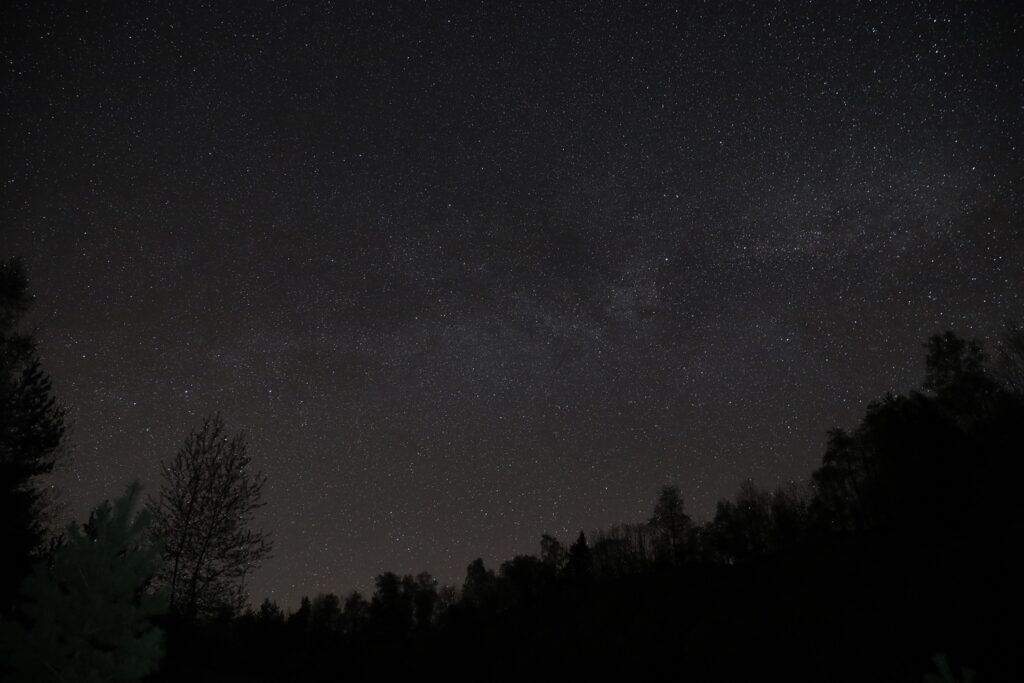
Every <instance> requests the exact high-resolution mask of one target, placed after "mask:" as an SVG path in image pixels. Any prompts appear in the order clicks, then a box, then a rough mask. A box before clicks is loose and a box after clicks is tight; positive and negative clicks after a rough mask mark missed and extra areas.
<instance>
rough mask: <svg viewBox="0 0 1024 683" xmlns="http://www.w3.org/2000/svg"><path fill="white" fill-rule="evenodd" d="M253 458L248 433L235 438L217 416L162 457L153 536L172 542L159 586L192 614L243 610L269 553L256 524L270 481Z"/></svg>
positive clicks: (179, 609)
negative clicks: (249, 584) (254, 467)
mask: <svg viewBox="0 0 1024 683" xmlns="http://www.w3.org/2000/svg"><path fill="white" fill-rule="evenodd" d="M250 462H251V458H250V456H249V454H248V451H247V446H246V442H245V437H244V436H243V435H242V434H240V433H239V434H237V435H235V436H234V437H231V438H228V436H227V434H226V433H225V429H224V421H223V420H222V419H221V417H220V415H213V416H211V417H208V418H206V420H204V421H203V424H202V426H201V427H200V428H199V429H198V430H194V431H193V432H192V433H191V434H190V435H189V437H188V438H187V439H186V441H185V444H184V446H183V447H182V448H181V450H180V451H178V453H177V454H176V455H175V456H174V458H173V459H172V460H171V461H170V462H162V463H161V467H162V470H163V484H162V485H161V488H160V495H159V497H158V498H156V499H150V501H149V509H150V511H151V512H152V514H153V520H154V521H153V535H154V536H155V538H157V539H159V540H160V541H162V542H163V543H164V548H165V550H164V557H163V565H162V566H161V570H160V573H159V574H158V585H160V586H164V587H166V588H167V589H168V592H169V595H170V600H171V609H172V610H173V611H174V612H175V613H176V614H179V615H181V616H184V617H185V618H187V619H194V618H197V617H211V616H213V615H216V614H222V613H224V612H225V611H227V612H229V613H230V612H236V611H237V610H238V609H240V608H241V606H242V605H244V603H245V600H246V595H245V588H244V580H245V577H246V575H247V574H248V573H249V572H251V571H252V570H253V569H255V568H256V567H258V566H259V564H260V563H261V562H262V561H263V560H264V559H266V558H267V557H268V556H269V555H270V550H271V544H270V537H269V534H268V533H267V532H265V531H254V530H252V529H250V528H249V525H250V523H251V522H252V520H253V515H254V513H255V511H256V510H257V509H259V508H260V507H262V506H263V504H264V503H263V501H262V493H263V486H264V484H265V482H266V478H265V477H264V476H263V475H262V474H260V473H255V474H252V473H250V471H249V465H250Z"/></svg>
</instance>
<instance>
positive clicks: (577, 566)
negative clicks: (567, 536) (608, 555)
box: [565, 531, 594, 584]
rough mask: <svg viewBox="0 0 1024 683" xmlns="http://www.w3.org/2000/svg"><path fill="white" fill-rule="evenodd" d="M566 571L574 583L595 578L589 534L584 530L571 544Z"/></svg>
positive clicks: (585, 581)
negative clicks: (588, 540) (588, 541)
mask: <svg viewBox="0 0 1024 683" xmlns="http://www.w3.org/2000/svg"><path fill="white" fill-rule="evenodd" d="M565 573H566V575H567V576H568V578H569V580H570V581H571V582H573V583H578V584H583V583H589V582H590V580H591V579H592V578H593V576H594V575H593V559H592V557H591V555H590V546H588V545H587V536H586V534H584V533H583V532H582V531H580V535H579V536H578V537H577V538H576V542H575V543H573V544H572V545H571V546H569V561H568V562H567V563H566V565H565Z"/></svg>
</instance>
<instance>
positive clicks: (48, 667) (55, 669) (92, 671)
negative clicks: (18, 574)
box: [3, 485, 166, 682]
mask: <svg viewBox="0 0 1024 683" xmlns="http://www.w3.org/2000/svg"><path fill="white" fill-rule="evenodd" d="M138 498H139V487H138V485H132V486H130V487H129V488H128V491H127V493H126V494H125V495H124V496H123V497H121V498H119V499H117V500H116V501H114V503H113V505H111V503H110V502H107V501H105V502H103V503H102V504H101V505H99V506H98V507H97V508H96V509H95V510H94V511H93V512H92V514H91V515H90V517H89V521H88V523H86V524H84V525H81V526H79V525H77V524H71V525H70V526H69V527H68V528H67V531H66V541H65V543H64V544H63V545H62V546H61V547H60V548H59V549H58V550H57V551H56V553H55V554H54V556H53V558H52V564H51V565H50V566H47V565H46V563H39V564H38V565H37V567H36V570H35V571H34V573H33V574H32V575H31V576H30V577H29V579H28V580H27V581H26V582H25V586H24V589H23V594H24V600H23V603H22V606H21V611H22V613H23V622H24V623H15V622H12V623H9V624H7V625H6V626H5V632H4V634H3V641H4V645H5V649H6V648H7V647H9V649H10V652H9V655H8V656H9V661H10V666H11V669H12V675H11V677H10V678H11V680H14V681H83V682H84V681H97V682H98V681H137V680H139V679H141V678H142V677H143V676H145V675H147V674H148V673H150V672H152V671H153V670H154V669H155V668H156V667H157V665H158V664H159V662H160V658H161V656H162V651H163V642H162V641H163V634H162V633H161V631H160V630H159V629H158V628H157V627H156V626H155V625H154V624H153V622H152V618H153V617H155V616H157V615H159V614H160V613H161V612H163V611H164V609H165V607H166V600H165V599H164V598H163V596H162V595H155V594H152V593H151V592H149V591H148V590H147V587H148V584H149V582H150V578H151V577H152V575H153V573H154V571H155V568H156V560H157V557H158V552H159V551H158V549H157V548H155V547H153V546H151V545H148V544H147V541H146V538H147V536H146V526H147V524H148V522H149V517H148V513H146V512H142V513H140V514H139V515H134V514H133V511H134V509H135V506H136V503H137V502H138Z"/></svg>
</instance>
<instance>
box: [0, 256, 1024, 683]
mask: <svg viewBox="0 0 1024 683" xmlns="http://www.w3.org/2000/svg"><path fill="white" fill-rule="evenodd" d="M0 290H2V291H0V349H2V353H3V359H2V371H3V375H2V377H0V381H2V387H0V391H2V396H0V410H2V413H0V420H2V422H3V424H2V425H0V427H2V429H0V457H2V461H0V485H2V490H0V495H2V497H3V500H2V504H3V510H4V512H5V516H6V519H5V525H4V532H3V533H4V538H3V541H4V544H5V557H6V558H9V559H5V561H4V563H3V564H4V573H3V575H2V582H3V584H2V585H0V596H2V597H3V604H2V605H0V619H2V620H3V621H2V622H0V638H2V644H3V648H4V651H5V653H6V654H5V656H4V658H3V659H2V660H0V668H2V671H0V673H2V674H4V675H5V677H6V678H7V679H9V680H126V681H127V680H140V678H141V679H144V680H151V681H219V680H230V681H303V680H309V681H333V680H390V679H398V678H414V677H433V676H437V677H439V678H445V679H470V678H472V679H475V680H485V681H486V680H509V681H511V680H522V679H524V678H532V679H538V680H554V679H566V680H583V679H598V680H603V679H612V678H621V679H628V680H643V679H647V678H650V677H654V676H658V677H662V676H670V677H675V678H678V679H683V680H759V679H765V678H769V679H775V678H783V677H784V678H785V679H790V680H808V681H812V680H813V681H864V680H876V681H906V680H935V681H954V680H955V681H966V680H970V679H971V678H972V677H973V678H974V680H978V681H986V680H993V681H994V680H1010V679H1014V678H1019V677H1020V676H1022V675H1024V667H1022V663H1021V648H1020V639H1019V631H1020V629H1019V627H1018V626H1016V625H1015V623H1016V620H1018V619H1019V615H1020V614H1021V606H1022V601H1021V597H1022V596H1021V581H1020V577H1021V576H1024V571H1022V569H1024V567H1022V561H1021V558H1022V557H1024V548H1022V547H1021V546H1022V539H1024V534H1022V531H1024V512H1022V507H1021V504H1020V486H1021V484H1020V482H1021V477H1020V469H1021V468H1020V462H1021V458H1022V457H1024V327H1021V326H1020V325H1017V324H1013V323H1010V324H1008V325H1007V327H1006V329H1005V330H1004V331H1003V333H1002V335H1001V336H1000V338H999V340H998V341H997V342H996V343H995V344H994V345H993V347H992V348H991V349H986V348H985V347H984V346H983V345H982V344H981V343H980V342H978V341H973V340H966V339H962V338H961V337H959V336H957V335H956V334H954V333H953V332H945V333H943V334H937V335H935V336H933V337H931V338H930V339H928V340H927V341H926V342H925V344H924V347H923V352H924V357H925V368H926V372H925V377H924V379H923V383H922V386H921V388H920V390H915V391H910V392H908V393H906V394H889V395H886V396H884V397H880V398H879V399H878V400H876V401H874V402H872V403H870V404H869V405H868V406H867V408H866V410H865V413H864V416H863V418H862V419H861V420H860V422H859V424H857V425H856V426H855V427H854V428H852V429H849V430H844V429H834V430H832V431H831V432H829V433H828V434H827V439H826V444H825V448H824V453H823V456H822V461H821V465H820V467H818V468H817V469H816V470H814V472H813V473H811V475H810V476H809V478H808V479H807V481H806V482H802V483H794V484H791V485H789V486H785V487H781V488H778V489H775V490H763V489H760V488H758V487H757V486H755V485H754V484H753V483H752V482H750V481H747V482H744V483H743V484H742V485H741V486H740V487H739V490H738V491H737V493H736V495H735V496H734V498H732V499H731V500H723V501H720V502H719V503H718V504H717V507H716V510H715V513H714V515H713V517H712V518H710V519H707V520H704V521H699V520H695V519H694V518H693V517H691V516H690V515H689V514H688V512H687V510H686V506H685V501H684V498H683V496H682V494H681V492H680V488H679V487H677V486H674V485H666V486H665V487H663V488H662V489H661V491H660V492H652V494H653V495H652V500H651V511H652V512H651V516H650V518H649V519H645V520H633V521H626V522H624V523H622V524H620V525H616V526H613V527H611V528H606V529H598V530H581V531H580V532H579V534H578V536H576V537H575V538H572V539H558V538H556V537H554V536H552V535H550V534H542V535H541V536H540V537H539V539H538V552H537V554H536V555H518V556H516V557H513V558H510V559H508V560H507V561H505V562H503V563H501V564H500V566H498V567H494V568H489V567H487V566H486V565H485V563H484V561H483V560H482V559H479V558H478V559H475V560H472V561H471V562H469V563H468V565H467V567H466V573H465V578H464V580H463V582H462V584H461V585H459V586H442V585H440V584H439V583H438V581H437V580H436V579H435V578H434V577H432V576H431V575H430V574H428V573H426V572H424V573H420V574H417V575H398V574H395V573H391V572H386V573H383V574H381V575H379V576H377V577H376V580H375V588H374V591H373V593H372V595H363V594H361V593H360V592H358V591H352V592H349V593H346V594H335V593H323V594H318V595H312V596H310V597H304V598H302V600H301V603H300V604H299V605H298V606H297V607H295V606H280V605H277V604H276V603H274V602H272V601H270V600H264V601H263V602H262V603H261V604H259V605H258V606H256V607H250V606H248V602H247V599H246V596H245V595H244V591H243V590H241V587H242V586H243V579H244V576H245V573H246V571H249V570H252V569H254V568H256V567H258V564H259V561H260V560H261V559H262V558H264V557H266V555H267V554H268V553H269V552H270V541H269V537H268V536H267V534H266V533H265V532H262V531H259V530H255V531H254V530H250V529H248V528H247V527H246V526H245V524H247V523H248V519H247V518H246V517H245V515H247V514H248V512H251V510H253V509H255V508H256V507H258V506H259V505H261V504H262V502H261V501H260V489H261V487H262V482H263V481H264V480H263V478H262V476H261V475H259V474H253V475H252V476H251V477H248V478H247V477H244V476H232V475H231V473H232V472H234V473H236V475H237V473H238V472H241V471H243V470H244V467H243V466H239V463H240V462H244V464H248V456H247V455H246V454H245V450H244V446H245V444H244V439H243V438H242V437H241V436H240V435H239V436H236V437H229V436H228V435H227V433H226V432H225V431H224V424H223V421H221V420H220V418H219V416H213V417H211V418H210V419H209V420H207V421H206V422H205V423H204V424H203V425H202V426H201V427H199V428H198V429H197V430H196V431H193V432H192V433H191V436H190V437H189V440H188V441H187V442H186V446H185V448H184V449H183V450H182V451H181V452H179V454H178V456H177V457H175V458H171V459H169V460H168V461H167V462H165V464H164V488H163V489H161V491H160V493H159V495H157V496H155V497H151V499H150V501H149V504H148V505H147V506H146V507H145V509H144V510H143V511H142V512H141V513H140V514H139V515H138V516H136V517H134V518H132V517H131V514H130V513H131V510H132V507H133V503H134V502H135V501H136V499H137V495H138V491H137V489H136V488H134V487H132V488H129V491H128V493H127V494H126V496H125V497H124V498H122V499H120V500H119V501H115V503H114V504H113V505H111V504H109V503H103V504H100V505H99V506H98V507H97V509H96V512H94V514H93V517H92V518H91V519H90V521H89V522H87V523H86V524H84V525H81V526H78V525H71V526H70V527H68V528H67V529H66V530H65V532H64V533H59V532H56V533H54V530H51V533H50V534H49V536H48V535H47V534H45V533H44V532H43V530H44V528H45V527H46V525H47V515H46V505H45V500H44V499H43V497H42V496H41V494H40V490H41V489H40V488H39V483H38V481H39V479H38V477H39V476H40V475H43V474H46V473H47V472H48V471H49V469H51V468H52V466H53V462H54V461H55V459H56V458H57V457H58V455H59V452H60V450H61V448H60V442H61V441H62V439H64V428H63V409H62V408H61V406H60V405H59V403H58V402H57V401H56V399H55V398H54V397H53V396H52V389H51V387H50V384H49V380H48V377H47V376H46V374H45V372H43V370H42V369H41V367H40V363H39V360H38V354H37V353H36V351H35V343H34V340H32V338H31V335H27V334H25V333H23V332H22V331H21V328H22V318H23V316H24V314H25V312H26V311H27V310H28V305H29V303H30V302H31V297H30V296H29V295H28V292H27V280H26V278H25V275H24V269H23V268H22V267H21V265H20V262H18V261H16V260H12V261H8V262H6V263H5V264H3V269H2V272H0ZM184 428H185V429H187V428H188V426H184ZM189 449H192V450H189ZM226 458H227V459H228V460H227V461H228V462H230V463H231V465H230V466H228V467H225V466H223V463H224V462H225V461H226V460H225V459H226ZM232 458H233V459H232ZM218 463H220V464H219V465H218ZM218 468H220V469H218ZM684 488H685V487H684ZM185 494H187V495H185ZM218 506H219V507H218ZM242 511H244V512H242ZM151 518H152V521H151ZM228 518H233V519H234V520H235V522H234V523H232V524H227V523H226V522H224V520H225V519H228ZM238 520H242V522H238ZM48 539H49V540H48ZM218 543H220V544H221V546H220V547H218ZM171 563H173V564H171ZM71 566H81V567H83V568H84V569H83V571H82V572H75V571H69V569H68V567H71ZM185 567H187V570H186V569H185ZM86 570H87V571H86ZM85 575H88V576H89V577H90V580H89V581H88V582H86V583H82V581H81V580H80V577H81V576H85ZM179 577H187V581H186V580H185V579H179ZM179 584H180V585H185V586H187V590H185V589H181V588H173V587H175V586H177V585H179ZM204 586H205V587H206V588H205V589H204V588H203V587H204ZM169 589H170V590H171V593H170V596H169ZM174 590H176V591H177V594H176V595H175V593H174V592H173V591H174ZM183 595H184V596H186V597H185V598H182V597H181V596H183ZM217 596H223V599H219V598H218V597H217ZM168 598H170V599H168ZM55 613H59V614H62V615H67V617H66V618H63V619H59V620H58V619H48V618H46V617H45V615H47V614H51V615H52V614H55ZM97 624H99V626H97ZM161 634H162V637H161ZM70 635H74V638H73V639H71V638H70ZM72 640H73V643H74V645H73V646H69V645H68V643H69V642H72ZM15 653H17V655H18V656H17V657H15V656H14V655H15ZM129 664H130V666H129Z"/></svg>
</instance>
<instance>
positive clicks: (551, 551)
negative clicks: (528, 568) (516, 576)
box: [540, 534, 566, 574]
mask: <svg viewBox="0 0 1024 683" xmlns="http://www.w3.org/2000/svg"><path fill="white" fill-rule="evenodd" d="M540 559H541V562H543V563H544V565H545V566H547V567H548V568H549V569H550V570H552V571H553V572H554V573H555V574H560V573H561V571H562V569H563V568H564V567H565V560H566V554H565V548H564V547H563V546H562V543H561V542H560V541H559V540H558V539H557V538H555V537H554V536H551V535H549V534H544V535H542V536H541V537H540Z"/></svg>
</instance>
